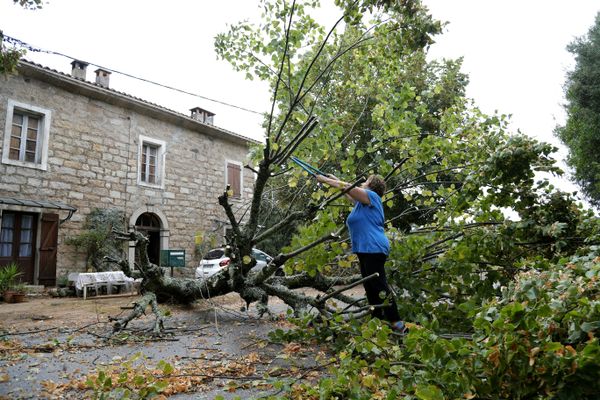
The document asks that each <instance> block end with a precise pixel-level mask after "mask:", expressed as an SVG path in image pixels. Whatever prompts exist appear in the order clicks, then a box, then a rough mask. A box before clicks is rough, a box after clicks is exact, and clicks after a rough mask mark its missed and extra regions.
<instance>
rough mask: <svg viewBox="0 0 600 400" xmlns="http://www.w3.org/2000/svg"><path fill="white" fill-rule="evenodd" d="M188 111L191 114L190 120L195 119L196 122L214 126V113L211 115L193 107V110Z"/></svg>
mask: <svg viewBox="0 0 600 400" xmlns="http://www.w3.org/2000/svg"><path fill="white" fill-rule="evenodd" d="M190 111H191V112H192V115H191V117H192V119H195V120H196V121H200V122H202V123H205V124H207V125H214V123H215V119H214V117H215V113H212V112H210V111H207V110H205V109H203V108H200V107H194V108H192V109H190Z"/></svg>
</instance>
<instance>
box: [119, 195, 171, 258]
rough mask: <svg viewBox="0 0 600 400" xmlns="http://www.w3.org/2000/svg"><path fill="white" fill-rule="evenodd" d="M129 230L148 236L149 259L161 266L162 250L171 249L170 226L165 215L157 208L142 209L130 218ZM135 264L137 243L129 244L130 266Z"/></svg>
mask: <svg viewBox="0 0 600 400" xmlns="http://www.w3.org/2000/svg"><path fill="white" fill-rule="evenodd" d="M129 229H130V230H137V231H139V232H142V233H144V234H145V235H146V236H148V239H149V242H148V258H149V259H150V262H151V263H153V264H156V265H159V262H160V250H164V249H168V248H169V224H168V221H167V217H166V216H165V214H164V213H163V212H162V211H160V210H159V209H158V208H156V207H141V208H139V209H137V210H136V211H135V212H134V213H133V214H131V217H130V218H129ZM134 262H135V243H134V242H129V265H130V266H131V267H132V268H133V267H134V265H135V264H134Z"/></svg>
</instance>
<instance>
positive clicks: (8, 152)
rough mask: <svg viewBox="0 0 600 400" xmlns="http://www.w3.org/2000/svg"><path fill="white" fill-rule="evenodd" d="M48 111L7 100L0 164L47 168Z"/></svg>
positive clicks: (49, 113)
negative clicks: (0, 161) (0, 160)
mask: <svg viewBox="0 0 600 400" xmlns="http://www.w3.org/2000/svg"><path fill="white" fill-rule="evenodd" d="M50 115H51V112H50V110H45V109H43V108H40V107H36V106H32V105H29V104H24V103H19V102H16V101H14V100H8V107H7V118H6V126H5V130H4V145H3V150H2V163H4V164H12V165H17V166H21V167H27V168H36V169H41V170H44V171H45V170H46V169H47V163H48V137H49V134H50Z"/></svg>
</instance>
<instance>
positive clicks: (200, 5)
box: [0, 0, 600, 190]
mask: <svg viewBox="0 0 600 400" xmlns="http://www.w3.org/2000/svg"><path fill="white" fill-rule="evenodd" d="M322 2H323V3H328V1H326V0H322ZM424 2H425V4H426V5H428V6H429V8H430V10H431V12H432V13H433V15H434V17H436V18H438V19H440V20H443V21H448V22H449V25H448V26H447V27H446V29H445V34H444V35H442V36H439V37H438V38H437V43H436V44H435V45H433V46H432V48H431V50H430V56H431V57H435V58H441V57H447V58H456V57H461V56H462V57H464V68H463V71H464V72H466V73H468V74H469V75H470V85H469V87H468V91H467V95H468V96H469V97H472V98H474V99H475V101H476V103H477V104H478V105H479V106H480V107H481V108H482V109H483V110H484V111H486V112H493V111H494V110H498V111H499V112H501V113H506V114H512V115H513V121H514V123H513V127H514V129H515V130H517V129H519V130H521V131H522V132H523V133H526V134H528V135H531V136H534V137H536V138H538V139H540V140H545V141H549V142H551V143H553V144H555V145H559V143H558V141H557V140H556V139H555V138H554V137H553V135H552V130H553V129H554V127H555V126H556V124H557V123H562V122H563V121H564V114H563V112H562V108H561V104H562V102H563V89H562V86H563V84H564V79H565V73H566V71H567V70H569V69H570V68H572V66H573V59H572V57H571V55H570V54H569V53H568V52H567V51H566V50H565V47H566V45H567V44H568V43H569V42H571V41H572V40H573V39H574V38H575V37H578V36H582V35H584V34H586V33H587V31H588V29H589V28H590V27H591V26H592V24H593V22H594V17H595V15H596V13H597V12H598V11H600V0H594V1H592V0H571V1H569V2H566V1H560V0H545V1H544V0H425V1H424ZM259 13H260V10H259V9H258V8H257V2H255V1H252V0H219V1H197V0H196V1H193V0H180V1H165V0H162V1H158V0H127V1H122V0H104V1H102V2H88V1H83V0H50V2H49V4H47V5H45V6H44V8H43V9H42V10H37V11H27V10H23V9H21V8H20V7H18V6H16V5H14V4H13V1H12V0H0V29H2V30H3V31H4V33H5V34H6V35H9V36H12V37H15V38H18V39H20V40H23V41H25V42H27V43H29V44H31V45H33V46H35V47H39V48H42V49H44V50H49V51H54V52H58V53H63V54H66V55H68V56H71V57H74V58H79V59H81V60H84V61H87V62H90V63H91V64H93V65H91V66H90V68H88V80H93V79H94V74H93V71H94V70H95V69H96V68H97V66H98V65H100V66H103V67H107V68H110V69H112V70H116V71H121V72H125V73H128V74H131V75H135V76H138V77H141V78H145V79H148V80H152V81H155V82H159V83H161V84H164V85H168V86H172V87H176V88H180V89H184V90H186V91H189V92H193V93H197V94H200V95H202V96H204V97H208V98H211V99H216V100H220V101H223V102H226V103H231V104H234V105H237V106H240V107H244V108H248V109H252V110H256V111H264V110H266V109H268V106H269V93H268V90H267V87H266V85H264V84H260V83H257V82H250V81H246V80H244V77H243V74H239V73H236V72H234V71H233V70H232V69H231V67H230V66H229V65H228V64H227V63H226V62H225V61H217V60H216V56H215V53H214V50H213V42H214V36H215V35H216V34H217V33H220V32H224V31H225V30H226V29H227V24H232V23H235V22H237V21H239V20H242V19H245V18H249V19H256V18H258V16H259ZM325 18H326V19H325V22H326V21H327V18H328V16H327V14H326V16H325ZM330 19H331V20H332V21H333V19H334V18H333V15H332V16H331V18H330ZM26 58H28V59H30V60H33V61H35V62H38V63H41V64H44V65H46V66H50V67H52V68H54V69H57V70H59V71H62V72H66V73H69V72H70V68H71V67H70V61H71V60H70V59H67V58H64V57H59V56H56V55H47V54H41V53H32V52H29V53H28V55H27V56H26ZM0 84H1V83H0ZM111 87H112V88H114V89H116V90H120V91H124V92H126V93H129V94H132V95H135V96H137V97H141V98H143V99H146V100H148V101H151V102H154V103H158V104H160V105H162V106H165V107H167V108H170V109H173V110H175V111H178V112H182V113H186V114H187V113H188V110H189V109H190V108H192V107H195V106H200V107H202V108H205V109H208V110H211V111H213V112H215V113H216V114H217V115H216V117H215V124H216V125H217V126H220V127H223V128H225V129H229V130H232V131H234V132H237V133H240V134H243V135H246V136H250V137H253V138H257V139H260V138H262V130H261V129H260V121H261V118H260V117H259V116H257V115H255V114H252V113H249V112H245V111H241V110H238V109H235V108H232V107H228V106H223V105H221V104H218V103H214V102H211V101H208V100H205V99H202V98H198V97H193V96H189V95H184V94H181V93H176V92H173V91H170V90H166V89H160V88H157V87H155V86H153V85H149V84H147V83H142V82H138V81H135V80H132V79H129V78H126V77H124V76H122V75H119V74H115V73H113V75H112V76H111ZM565 154H566V153H565V151H564V150H563V151H561V152H559V154H558V157H559V158H561V157H564V156H565ZM561 186H563V187H564V188H565V189H567V190H575V188H574V187H572V186H570V185H566V184H561Z"/></svg>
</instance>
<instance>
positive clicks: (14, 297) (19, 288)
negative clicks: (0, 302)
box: [5, 283, 27, 303]
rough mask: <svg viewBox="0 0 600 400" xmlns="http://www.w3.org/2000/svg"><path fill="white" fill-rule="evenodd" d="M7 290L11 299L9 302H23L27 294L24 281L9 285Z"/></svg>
mask: <svg viewBox="0 0 600 400" xmlns="http://www.w3.org/2000/svg"><path fill="white" fill-rule="evenodd" d="M7 292H10V298H11V299H10V301H8V302H9V303H23V302H24V301H25V296H26V295H27V288H26V287H25V284H24V283H17V284H15V285H13V286H12V287H10V288H9V289H8V291H7ZM7 292H5V293H7Z"/></svg>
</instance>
